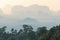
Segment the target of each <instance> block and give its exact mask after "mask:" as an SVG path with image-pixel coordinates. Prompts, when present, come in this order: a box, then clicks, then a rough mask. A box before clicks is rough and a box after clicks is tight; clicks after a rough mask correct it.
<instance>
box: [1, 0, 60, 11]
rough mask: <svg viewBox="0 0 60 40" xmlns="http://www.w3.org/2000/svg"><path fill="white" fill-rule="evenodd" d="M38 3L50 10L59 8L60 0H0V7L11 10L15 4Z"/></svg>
mask: <svg viewBox="0 0 60 40" xmlns="http://www.w3.org/2000/svg"><path fill="white" fill-rule="evenodd" d="M33 4H38V5H42V6H48V7H49V8H50V10H54V11H57V10H60V0H0V8H2V9H3V10H4V11H8V10H11V9H10V8H11V7H12V6H15V5H23V6H30V5H33Z"/></svg>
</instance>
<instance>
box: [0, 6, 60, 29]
mask: <svg viewBox="0 0 60 40" xmlns="http://www.w3.org/2000/svg"><path fill="white" fill-rule="evenodd" d="M59 17H60V11H57V12H54V11H51V10H49V8H48V7H47V6H39V5H31V6H29V7H24V6H14V7H13V8H12V11H11V15H9V16H6V15H4V13H3V11H2V10H1V9H0V26H1V27H2V26H8V29H10V28H13V27H14V28H16V29H19V28H22V25H23V24H28V25H32V26H33V27H35V28H37V27H39V26H49V28H50V27H51V26H54V25H58V24H60V18H59ZM36 26H37V27H36Z"/></svg>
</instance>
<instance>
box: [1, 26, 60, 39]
mask: <svg viewBox="0 0 60 40" xmlns="http://www.w3.org/2000/svg"><path fill="white" fill-rule="evenodd" d="M0 40H60V25H58V26H53V27H52V28H51V29H50V30H47V28H46V27H39V28H37V30H36V31H33V28H32V26H30V25H23V29H20V30H19V31H18V32H17V30H16V29H14V28H12V29H11V32H6V26H4V27H2V28H0Z"/></svg>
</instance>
